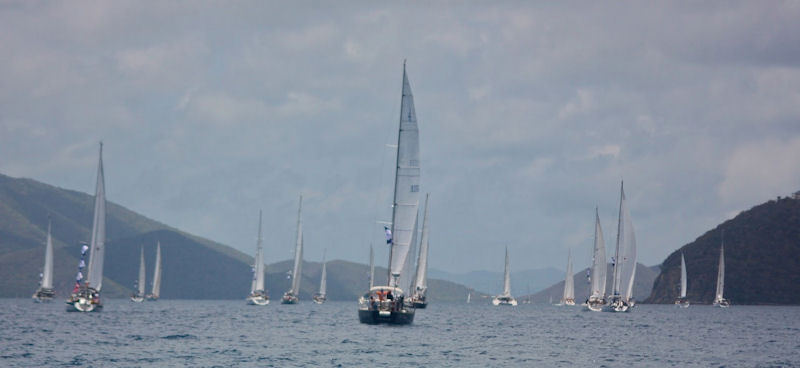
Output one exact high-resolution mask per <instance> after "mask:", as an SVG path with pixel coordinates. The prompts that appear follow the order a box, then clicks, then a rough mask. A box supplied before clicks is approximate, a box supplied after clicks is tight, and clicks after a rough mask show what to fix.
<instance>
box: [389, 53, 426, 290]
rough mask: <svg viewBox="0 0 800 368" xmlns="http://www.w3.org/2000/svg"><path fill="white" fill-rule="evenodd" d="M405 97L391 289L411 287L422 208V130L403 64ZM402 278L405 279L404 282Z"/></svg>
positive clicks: (402, 102)
mask: <svg viewBox="0 0 800 368" xmlns="http://www.w3.org/2000/svg"><path fill="white" fill-rule="evenodd" d="M402 94H403V96H402V99H401V103H400V131H399V134H398V136H397V165H396V170H395V181H394V202H393V206H392V239H391V252H390V256H389V280H388V281H389V286H393V287H400V288H401V289H403V286H405V287H406V288H408V286H410V283H411V277H410V275H404V271H405V272H406V273H407V272H408V270H410V267H409V264H410V263H411V262H409V260H408V258H409V257H408V255H409V253H410V250H411V247H412V243H413V240H414V239H415V235H416V234H414V233H415V232H416V223H417V209H418V207H419V189H420V188H419V182H420V164H419V128H418V126H417V116H416V112H415V111H414V96H413V95H412V93H411V85H410V84H409V82H408V76H407V75H406V66H405V63H403V92H402ZM401 277H403V279H402V280H401Z"/></svg>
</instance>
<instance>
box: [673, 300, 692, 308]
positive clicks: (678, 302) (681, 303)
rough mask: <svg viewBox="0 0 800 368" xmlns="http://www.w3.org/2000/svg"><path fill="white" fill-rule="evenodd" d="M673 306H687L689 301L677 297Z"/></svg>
mask: <svg viewBox="0 0 800 368" xmlns="http://www.w3.org/2000/svg"><path fill="white" fill-rule="evenodd" d="M675 306H678V307H681V308H689V301H688V300H680V299H678V300H676V301H675Z"/></svg>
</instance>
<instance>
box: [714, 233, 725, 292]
mask: <svg viewBox="0 0 800 368" xmlns="http://www.w3.org/2000/svg"><path fill="white" fill-rule="evenodd" d="M724 288H725V244H723V245H721V246H720V247H719V268H718V269H717V294H716V297H715V298H714V301H715V302H719V301H721V300H723V297H722V293H723V289H724Z"/></svg>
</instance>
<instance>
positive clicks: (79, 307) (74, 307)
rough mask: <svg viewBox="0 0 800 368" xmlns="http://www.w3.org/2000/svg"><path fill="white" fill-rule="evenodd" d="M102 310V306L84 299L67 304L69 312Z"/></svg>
mask: <svg viewBox="0 0 800 368" xmlns="http://www.w3.org/2000/svg"><path fill="white" fill-rule="evenodd" d="M102 310H103V305H102V304H99V303H98V304H95V303H92V302H91V301H89V300H86V299H83V298H81V299H78V300H76V301H68V302H67V312H100V311H102Z"/></svg>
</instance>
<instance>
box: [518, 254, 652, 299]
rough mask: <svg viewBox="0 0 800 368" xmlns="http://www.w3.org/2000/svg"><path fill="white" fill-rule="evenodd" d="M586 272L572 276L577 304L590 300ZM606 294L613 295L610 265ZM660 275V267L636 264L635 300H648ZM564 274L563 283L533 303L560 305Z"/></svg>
mask: <svg viewBox="0 0 800 368" xmlns="http://www.w3.org/2000/svg"><path fill="white" fill-rule="evenodd" d="M586 270H588V268H584V269H583V270H580V271H578V272H577V273H575V274H574V275H573V276H572V280H573V281H574V285H575V303H578V304H580V303H583V302H584V301H586V299H588V298H589V282H588V279H587V278H586ZM606 275H607V277H606V294H611V288H612V282H613V277H612V275H614V268H613V267H612V266H611V264H610V263H609V264H608V265H607V268H606ZM657 275H658V266H652V267H647V266H645V265H643V264H641V263H637V264H636V276H634V278H633V299H635V300H639V301H641V300H644V299H646V298H647V297H648V296H649V295H650V293H651V291H652V289H653V280H655V279H656V276H657ZM564 276H565V275H564V274H562V275H561V281H559V282H557V283H556V284H554V285H552V286H550V287H548V288H547V289H544V290H542V291H540V292H538V293H535V294H533V295H531V302H533V303H546V302H549V301H550V300H551V299H552V300H553V303H558V302H559V301H560V300H561V297H562V296H563V295H564ZM526 297H527V296H525V295H522V296H519V297H518V298H517V299H525V298H526Z"/></svg>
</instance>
